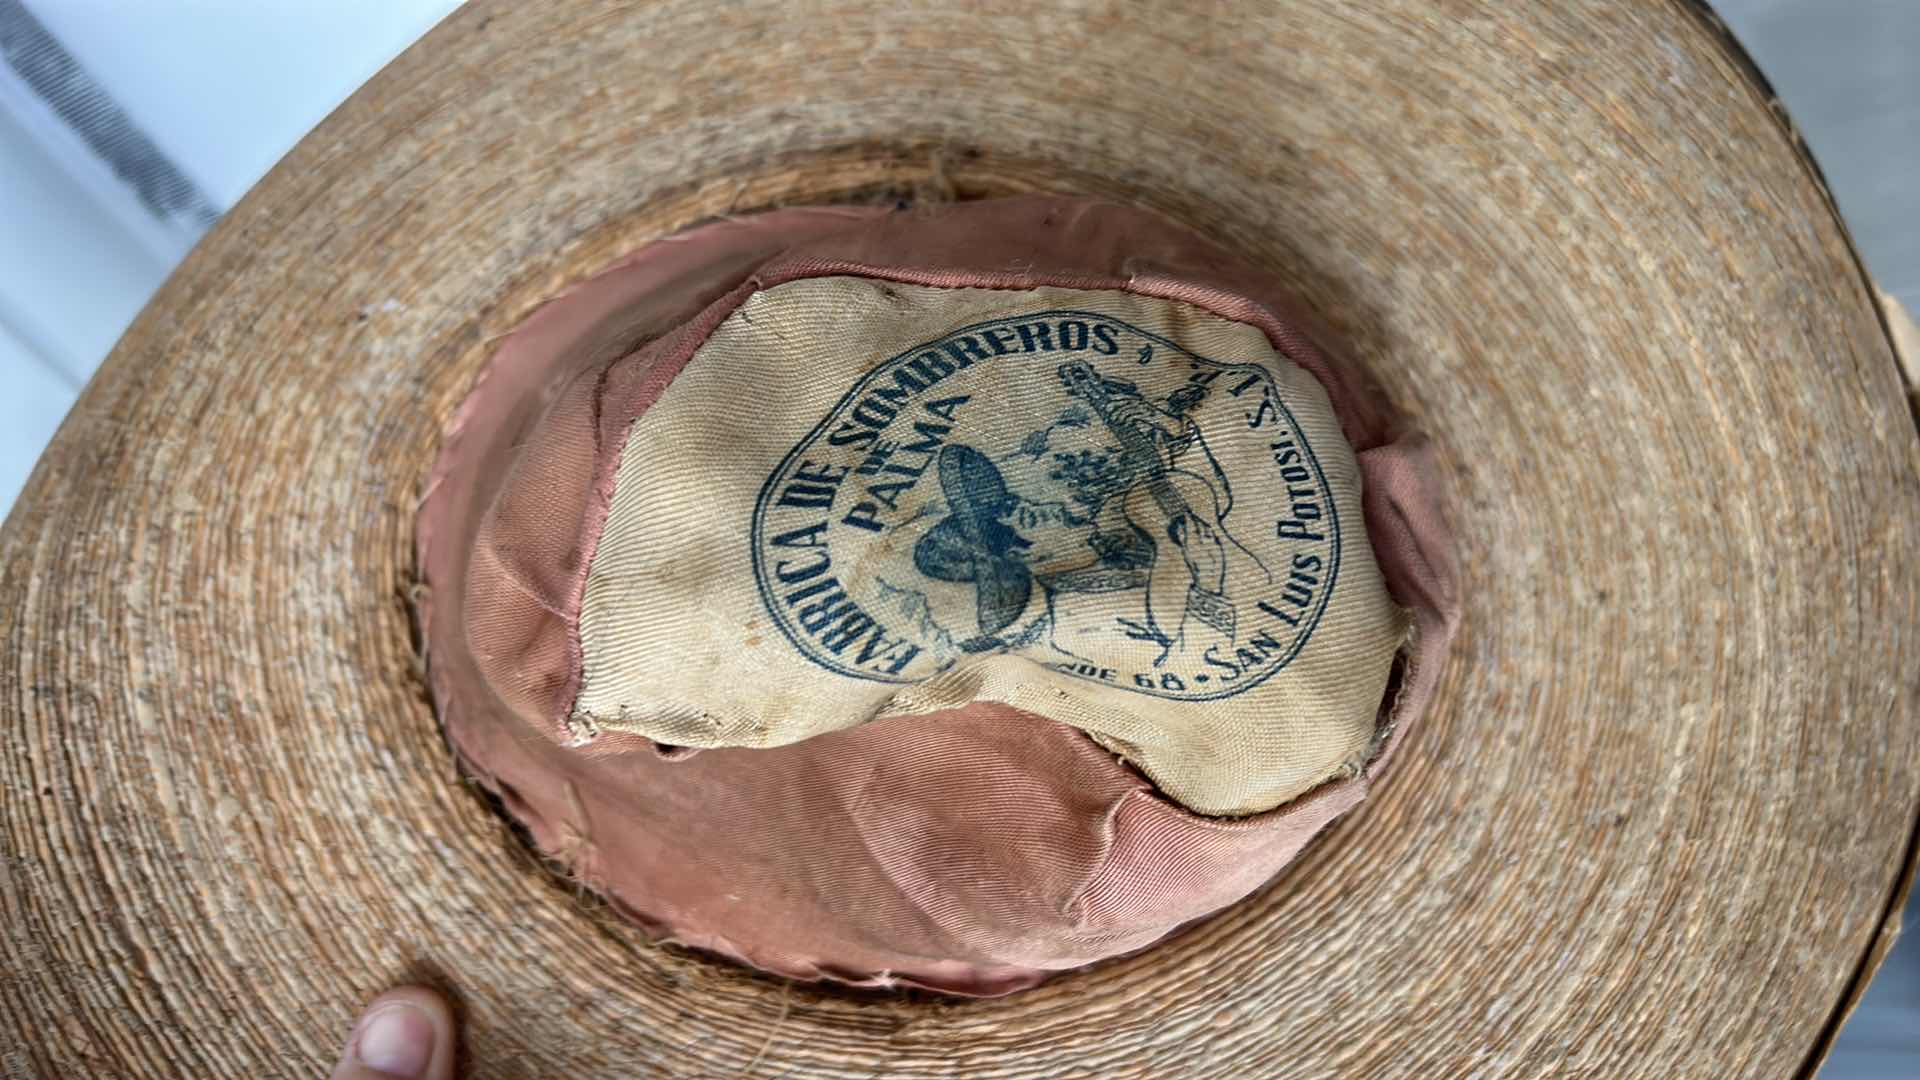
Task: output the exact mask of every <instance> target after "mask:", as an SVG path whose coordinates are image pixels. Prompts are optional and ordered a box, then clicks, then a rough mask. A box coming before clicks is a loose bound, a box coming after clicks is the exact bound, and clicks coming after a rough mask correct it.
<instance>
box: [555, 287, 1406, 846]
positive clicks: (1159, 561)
mask: <svg viewBox="0 0 1920 1080" xmlns="http://www.w3.org/2000/svg"><path fill="white" fill-rule="evenodd" d="M1405 632H1406V621H1405V618H1404V616H1403V613H1402V612H1401V611H1400V610H1399V609H1398V608H1397V607H1396V606H1395V605H1394V604H1393V603H1392V601H1391V599H1390V597H1389V596H1388V594H1387V591H1386V588H1385V586H1384V584H1383V582H1382V580H1381V576H1380V572H1379V569H1378V567H1377V566H1376V565H1375V562H1374V559H1373V553H1372V550H1371V548H1370V547H1369V545H1368V543H1367V539H1366V536H1365V533H1364V528H1363V524H1362V519H1361V509H1360V477H1359V468H1358V466H1357V464H1356V463H1355V461H1354V457H1353V453H1352V450H1351V449H1350V448H1349V447H1348V446H1347V444H1346V442H1345V440H1344V439H1343V438H1342V436H1341V434H1340V430H1339V425H1338V423H1337V421H1336V420H1335V418H1334V416H1333V414H1332V410H1331V408H1330V407H1329V405H1328V402H1327V398H1326V394H1325V393H1324V391H1323V390H1322V389H1321V388H1320V386H1319V384H1318V383H1317V382H1316V381H1315V380H1314V379H1313V377H1312V376H1310V375H1308V374H1307V373H1306V372H1305V371H1303V370H1301V369H1299V368H1298V367H1296V366H1295V365H1293V364H1292V363H1291V362H1289V361H1287V360H1285V359H1284V358H1282V357H1280V356H1279V355H1277V354H1276V353H1275V352H1274V350H1273V349H1272V347H1271V346H1270V345H1269V343H1268V342H1267V340H1266V338H1265V336H1264V335H1263V334H1262V333H1261V332H1260V331H1259V330H1258V329H1256V328H1254V327H1250V326H1247V325H1244V324H1241V323H1236V322H1232V321H1229V320H1226V319H1222V318H1219V317H1217V316H1214V315H1212V314H1209V313H1207V312H1204V311H1202V310H1201V309H1199V308H1196V307H1193V306H1191V305H1188V304H1184V303H1180V302H1177V301H1170V300H1159V299H1152V298H1147V297H1141V296H1136V295H1133V294H1129V293H1120V292H1105V291H1087V290H1074V289H1056V288H1041V289H1033V290H1024V291H1011V290H992V289H963V288H934V287H925V286H914V285H901V284H893V283H889V282H883V281H878V280H872V279H867V278H856V277H825V278H809V279H803V280H799V281H795V282H791V283H788V284H785V285H780V286H777V287H775V288H772V289H768V290H765V291H763V292H760V293H757V294H755V295H754V296H753V297H752V298H751V299H749V300H748V301H747V302H746V303H745V304H744V305H743V306H742V307H741V308H740V309H739V310H737V311H736V312H734V313H733V315H732V316H730V317H729V318H728V319H727V320H726V321H725V322H724V323H723V324H722V325H721V326H720V328H719V329H718V330H717V331H716V332H715V333H714V335H713V336H712V338H710V339H709V340H708V341H707V342H706V344H705V345H704V346H702V347H701V349H700V350H699V351H698V352H697V353H696V354H695V355H694V357H693V358H692V360H691V361H690V362H689V363H688V365H687V367H686V368H685V370H683V371H682V372H681V374H680V375H679V376H678V377H677V378H676V379H675V380H674V382H673V384H672V385H671V386H670V387H669V388H668V389H667V391H666V393H665V394H664V395H663V396H662V397H661V399H660V400H659V401H658V402H657V403H656V404H655V405H654V406H653V407H652V408H650V409H649V410H648V411H647V412H646V413H645V414H644V415H643V416H642V417H641V418H640V420H639V421H638V422H637V423H636V424H635V425H634V427H633V430H632V432H631V434H630V436H629V439H628V442H627V444H626V446H625V448H624V450H623V452H622V457H621V460H620V464H619V469H618V472H617V474H616V486H615V489H614V495H613V502H612V507H611V510H610V512H609V514H608V518H607V522H606V528H605V531H604V533H603V534H602V537H601V540H600V544H599V547H598V549H597V551H596V553H595V555H594V558H593V562H592V565H591V566H590V567H589V571H588V576H587V588H586V596H585V601H584V604H583V607H582V611H581V622H580V636H581V645H582V653H583V658H584V660H583V663H584V672H583V680H582V687H581V691H580V695H579V699H578V701H577V703H576V705H575V715H574V720H575V722H576V724H578V725H580V726H581V728H582V729H583V730H592V729H594V728H603V729H604V728H621V729H628V730H633V731H638V732H641V733H644V734H646V735H648V736H649V737H651V738H653V739H655V740H657V741H659V742H662V743H668V744H672V745H679V746H699V747H719V746H751V747H765V746H776V745H781V744H785V743H790V742H794V741H797V740H800V739H805V738H808V737H810V736H813V735H817V734H820V733H822V732H826V731H831V730H834V729H838V728H844V727H849V726H852V725H855V724H859V723H862V722H865V721H867V720H870V719H875V718H878V717H881V716H889V715H897V714H925V713H930V712H933V711H936V710H940V709H946V708H951V707H955V706H960V705H964V704H967V703H968V702H971V701H991V702H1002V703H1005V704H1008V705H1013V706H1016V707H1019V708H1022V709H1026V710H1029V711H1031V712H1034V713H1037V714H1040V715H1043V716H1048V717H1052V718H1055V719H1058V720H1061V721H1064V722H1066V723H1069V724H1072V725H1074V726H1076V727H1079V728H1081V729H1083V730H1085V731H1086V732H1087V733H1088V734H1089V735H1090V736H1092V737H1093V738H1095V739H1097V740H1098V741H1100V742H1101V743H1102V744H1103V745H1105V746H1106V747H1108V748H1109V749H1111V750H1112V751H1114V752H1115V753H1117V754H1119V755H1121V756H1122V757H1124V758H1125V759H1127V760H1128V761H1130V762H1131V763H1133V764H1134V765H1135V766H1136V767H1137V768H1139V769H1140V770H1141V771H1142V772H1144V773H1146V774H1147V775H1148V776H1149V777H1151V778H1152V779H1153V780H1154V781H1155V783H1156V784H1158V785H1159V787H1160V788H1161V790H1162V791H1164V792H1165V793H1166V794H1167V795H1169V796H1170V797H1172V798H1174V799H1175V800H1177V801H1179V802H1181V803H1183V804H1184V805H1186V806H1188V807H1189V808H1191V809H1193V810H1196V811H1199V812H1202V813H1209V814H1246V813H1253V812H1257V811H1261V810H1266V809H1271V808H1272V807H1274V806H1277V805H1279V804H1281V803H1283V802H1285V801H1287V800H1288V799H1291V798H1293V797H1295V796H1297V795H1299V794H1301V793H1303V792H1305V791H1307V790H1308V789H1310V788H1312V787H1313V786H1315V785H1316V784H1318V783H1320V782H1322V781H1324V780H1326V779H1328V778H1330V777H1332V776H1335V775H1338V774H1340V773H1342V772H1343V771H1344V770H1347V769H1350V768H1352V767H1354V766H1356V765H1358V764H1359V763H1360V762H1361V761H1362V760H1363V759H1364V757H1365V756H1366V754H1367V753H1368V751H1369V748H1370V746H1371V744H1372V739H1373V735H1374V725H1375V721H1376V714H1377V711H1378V708H1379V706H1380V702H1381V697H1382V695H1383V693H1384V692H1385V686H1386V680H1387V677H1388V672H1389V669H1390V667H1391V664H1392V660H1393V656H1394V654H1395V652H1396V650H1397V649H1398V647H1399V646H1400V644H1401V642H1402V640H1403V638H1404V636H1405ZM929 722H935V723H937V722H938V721H937V720H930V721H929Z"/></svg>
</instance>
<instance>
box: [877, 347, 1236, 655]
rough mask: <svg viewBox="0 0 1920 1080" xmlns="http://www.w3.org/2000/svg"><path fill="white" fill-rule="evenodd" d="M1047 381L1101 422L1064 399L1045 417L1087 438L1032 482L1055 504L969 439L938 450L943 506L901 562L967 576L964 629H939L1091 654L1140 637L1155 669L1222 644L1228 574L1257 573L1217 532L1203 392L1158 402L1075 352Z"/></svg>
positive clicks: (1215, 465) (1227, 494) (1218, 494)
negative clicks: (1020, 484) (1022, 488)
mask: <svg viewBox="0 0 1920 1080" xmlns="http://www.w3.org/2000/svg"><path fill="white" fill-rule="evenodd" d="M1059 375H1060V380H1061V383H1062V384H1063V385H1064V387H1065V388H1066V390H1067V392H1068V393H1069V394H1070V395H1071V396H1072V397H1074V398H1078V399H1079V401H1080V402H1082V403H1084V404H1085V406H1086V407H1088V408H1090V409H1091V411H1092V413H1093V414H1094V415H1095V416H1097V417H1098V419H1099V420H1100V421H1101V422H1102V423H1101V424H1099V425H1093V424H1091V423H1090V420H1091V418H1090V417H1088V416H1087V413H1086V410H1085V409H1080V408H1078V407H1075V408H1073V409H1070V410H1069V411H1068V412H1067V413H1064V414H1063V415H1062V421H1061V422H1060V423H1057V424H1056V425H1055V427H1060V426H1062V424H1064V425H1065V426H1066V427H1069V428H1078V429H1083V430H1085V431H1086V432H1087V434H1088V435H1089V436H1090V438H1089V439H1087V440H1084V441H1083V445H1082V446H1081V447H1080V448H1078V449H1074V450H1069V451H1065V452H1053V453H1052V454H1051V460H1050V463H1049V466H1048V470H1047V472H1046V474H1045V476H1046V481H1045V485H1044V486H1045V487H1046V488H1047V489H1048V491H1047V492H1046V494H1049V495H1053V496H1055V497H1054V498H1051V499H1049V498H1036V497H1034V496H1033V494H1029V493H1022V492H1019V491H1015V490H1013V489H1012V488H1011V487H1010V486H1009V484H1008V481H1007V477H1006V470H1003V469H1002V467H1001V466H1000V465H998V464H996V463H995V461H994V460H993V459H992V458H990V457H988V455H987V454H985V453H982V452H981V451H980V450H978V449H976V448H974V447H972V446H967V445H964V444H960V443H952V444H949V445H947V446H945V447H943V448H942V449H941V451H940V455H939V458H938V465H937V468H938V478H939V483H940V490H941V493H942V496H943V498H944V501H945V508H946V516H945V517H944V518H943V519H941V520H940V521H939V522H938V523H937V524H935V525H934V526H933V528H931V529H930V530H928V531H927V532H926V533H925V535H923V536H922V537H921V538H920V539H919V541H918V542H917V543H916V544H915V546H914V549H913V563H914V566H915V568H916V569H917V570H918V571H919V572H920V573H921V574H923V575H925V576H926V577H928V578H932V579H934V580H936V581H942V582H955V583H968V584H971V585H972V586H973V591H974V599H975V605H974V608H975V610H974V612H973V614H974V618H973V619H972V620H970V621H971V622H972V623H973V625H971V626H968V627H965V628H964V629H965V632H962V633H956V634H953V638H954V640H955V641H956V643H957V644H958V647H959V648H960V649H961V650H962V651H965V652H983V651H988V650H995V649H1010V648H1018V647H1021V646H1025V645H1029V644H1033V643H1036V642H1038V641H1041V640H1044V641H1046V642H1047V644H1049V645H1050V646H1051V647H1052V648H1053V649H1055V650H1057V651H1058V652H1060V653H1063V654H1065V655H1066V656H1069V657H1075V658H1079V659H1083V660H1089V661H1093V662H1102V661H1105V660H1106V659H1108V658H1110V657H1111V656H1113V655H1114V653H1115V652H1116V650H1119V651H1129V650H1128V649H1127V646H1130V645H1132V646H1135V647H1137V645H1136V643H1145V644H1147V645H1148V646H1150V647H1151V650H1152V651H1151V652H1150V653H1149V656H1150V660H1151V663H1152V665H1153V666H1156V667H1157V666H1159V665H1161V664H1163V663H1165V662H1166V660H1167V659H1168V657H1170V656H1176V655H1182V656H1184V655H1198V654H1199V653H1201V652H1203V651H1204V650H1205V649H1206V648H1207V647H1209V646H1210V645H1213V644H1224V645H1227V646H1231V644H1232V643H1233V641H1234V637H1235V629H1236V624H1237V621H1238V617H1237V613H1236V608H1235V604H1234V601H1233V598H1232V595H1231V590H1230V585H1231V583H1232V582H1233V581H1234V580H1235V579H1236V576H1237V574H1240V573H1254V574H1257V575H1259V577H1260V578H1261V579H1263V580H1271V576H1270V575H1269V574H1268V573H1267V571H1266V568H1265V567H1264V566H1263V565H1262V564H1261V563H1260V561H1259V560H1258V559H1257V558H1256V557H1255V556H1254V555H1253V554H1252V553H1251V552H1249V551H1247V550H1246V548H1244V547H1243V546H1241V545H1240V543H1239V542H1238V541H1237V540H1235V539H1234V538H1233V536H1232V535H1231V534H1230V533H1229V532H1228V530H1227V527H1226V519H1227V516H1228V514H1229V513H1230V511H1231V508H1232V488H1231V486H1230V485H1229V483H1228V481H1227V477H1226V474H1225V472H1224V471H1223V470H1222V469H1221V468H1220V465H1219V462H1218V461H1217V460H1215V458H1214V457H1213V454H1212V452H1211V451H1210V450H1209V449H1208V448H1207V445H1206V439H1205V437H1204V436H1203V434H1202V433H1201V431H1200V427H1199V425H1198V424H1197V423H1196V422H1195V421H1194V420H1193V419H1192V418H1191V416H1190V414H1191V413H1192V411H1193V410H1194V408H1195V407H1196V406H1197V405H1198V404H1199V403H1200V402H1201V401H1203V400H1204V399H1205V397H1206V395H1207V388H1206V386H1205V385H1202V384H1199V383H1189V384H1187V385H1185V386H1182V387H1180V388H1179V389H1177V390H1175V391H1174V392H1173V393H1172V394H1171V395H1169V396H1168V398H1167V399H1166V402H1165V405H1164V407H1162V406H1160V405H1156V404H1154V403H1153V402H1151V401H1149V400H1147V399H1146V398H1145V397H1143V396H1142V395H1141V394H1140V392H1139V390H1138V389H1137V388H1136V387H1135V386H1133V385H1132V384H1130V383H1126V382H1122V381H1118V380H1114V379H1108V378H1104V377H1102V376H1101V375H1099V374H1098V373H1096V372H1095V371H1094V370H1093V369H1092V367H1091V366H1090V365H1088V364H1086V363H1084V362H1081V361H1075V362H1071V363H1067V364H1063V365H1061V367H1060V369H1059ZM1048 430H1049V431H1051V430H1052V429H1048ZM1036 443H1037V445H1038V446H1039V447H1040V448H1041V449H1042V450H1045V449H1051V448H1049V447H1047V445H1046V444H1047V436H1046V434H1044V433H1041V434H1038V435H1036V436H1030V437H1029V439H1028V441H1027V444H1026V446H1027V447H1028V449H1027V450H1026V454H1027V456H1030V457H1033V458H1037V457H1038V456H1039V455H1038V453H1036V452H1035V451H1034V450H1033V449H1032V447H1034V446H1035V445H1036ZM1021 456H1022V454H1021V452H1019V451H1016V452H1015V454H1013V455H1008V457H1009V458H1019V457H1021ZM1029 475H1031V472H1030V471H1029ZM1235 564H1240V565H1241V566H1244V567H1245V569H1237V568H1236V565H1235Z"/></svg>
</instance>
